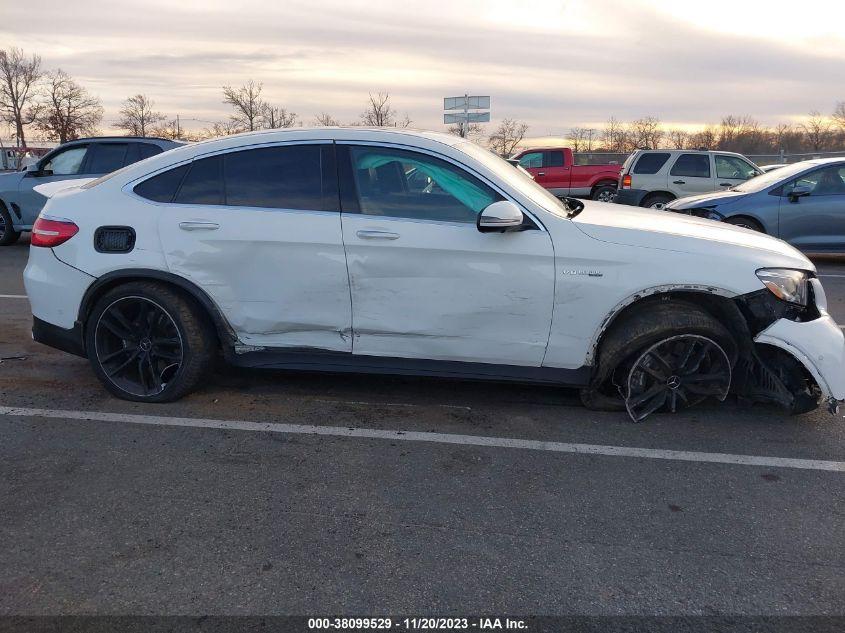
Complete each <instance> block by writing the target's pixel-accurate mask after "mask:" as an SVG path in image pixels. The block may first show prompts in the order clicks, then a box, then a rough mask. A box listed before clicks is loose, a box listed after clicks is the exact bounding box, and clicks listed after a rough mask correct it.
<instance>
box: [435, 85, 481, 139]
mask: <svg viewBox="0 0 845 633" xmlns="http://www.w3.org/2000/svg"><path fill="white" fill-rule="evenodd" d="M443 109H444V110H446V112H445V113H444V114H443V123H445V124H446V125H449V124H452V123H457V124H459V125H460V131H461V137H462V138H466V137H467V134H469V124H470V123H489V122H490V97H489V95H486V96H480V95H464V96H462V97H445V98H444V99H443ZM450 110H452V112H450ZM454 110H458V112H454ZM485 110H486V112H485Z"/></svg>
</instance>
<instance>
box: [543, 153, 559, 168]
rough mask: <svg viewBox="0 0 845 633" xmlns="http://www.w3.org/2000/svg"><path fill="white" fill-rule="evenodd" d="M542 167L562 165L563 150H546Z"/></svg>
mask: <svg viewBox="0 0 845 633" xmlns="http://www.w3.org/2000/svg"><path fill="white" fill-rule="evenodd" d="M544 167H563V152H547V154H546V165H544Z"/></svg>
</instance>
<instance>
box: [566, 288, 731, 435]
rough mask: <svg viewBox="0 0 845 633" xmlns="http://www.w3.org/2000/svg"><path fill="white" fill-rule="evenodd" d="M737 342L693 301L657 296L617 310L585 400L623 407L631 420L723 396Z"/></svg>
mask: <svg viewBox="0 0 845 633" xmlns="http://www.w3.org/2000/svg"><path fill="white" fill-rule="evenodd" d="M736 359H737V346H736V343H735V341H734V339H733V337H732V336H731V334H730V332H728V330H727V329H726V328H725V327H724V326H723V325H722V324H721V323H720V322H719V321H718V320H717V319H716V318H715V317H713V316H712V315H711V314H709V313H708V312H706V311H705V310H703V309H701V308H699V307H698V306H697V305H695V304H692V303H687V302H685V301H680V300H655V301H652V302H649V303H647V304H645V305H642V306H636V307H632V308H631V309H629V311H628V312H627V313H624V314H622V315H620V317H619V318H617V320H616V321H614V323H613V324H612V325H611V327H610V328H609V330H608V332H607V333H606V334H605V336H604V337H603V338H602V340H601V341H600V344H599V348H598V352H597V360H598V362H597V366H596V371H595V373H594V376H593V380H592V381H591V384H590V386H589V387H588V388H586V389H584V390H583V391H582V393H581V400H582V402H583V403H584V405H585V406H587V407H588V408H591V409H597V410H625V411H627V412H628V415H629V416H630V417H631V419H632V420H633V421H634V422H641V421H642V420H644V419H645V418H646V417H648V416H649V415H651V414H652V413H656V412H659V411H669V412H676V411H678V410H680V409H682V408H687V407H691V406H694V405H696V404H698V403H700V402H702V401H703V400H705V399H706V398H708V397H710V396H713V397H716V398H718V399H719V400H724V399H725V398H726V397H727V395H728V391H729V390H730V384H731V372H732V369H733V366H734V364H735V363H736Z"/></svg>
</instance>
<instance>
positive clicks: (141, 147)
mask: <svg viewBox="0 0 845 633" xmlns="http://www.w3.org/2000/svg"><path fill="white" fill-rule="evenodd" d="M137 145H138V154H139V156H140V157H141V158H139V159H138V160H144V159H145V158H149V157H150V156H155V155H156V154H161V153H162V152H163V151H164V150H163V149H161V148H160V147H159V146H158V145H153V144H152V143H138V144H137Z"/></svg>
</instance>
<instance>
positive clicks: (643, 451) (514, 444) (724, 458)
mask: <svg viewBox="0 0 845 633" xmlns="http://www.w3.org/2000/svg"><path fill="white" fill-rule="evenodd" d="M0 415H5V416H17V417H29V418H51V419H60V420H81V421H95V422H123V423H128V424H147V425H153V426H175V427H180V426H181V427H192V428H209V429H226V430H234V431H263V432H269V433H293V434H299V435H327V436H333V437H361V438H367V439H379V440H391V441H394V442H395V441H404V442H432V443H436V444H463V445H469V446H488V447H495V448H517V449H527V450H535V451H548V452H552V453H577V454H580V455H606V456H611V457H638V458H641V459H669V460H676V461H683V462H706V463H712V464H734V465H739V466H766V467H770V468H798V469H802V470H824V471H832V472H845V462H833V461H824V460H816V459H794V458H791V457H758V456H755V455H733V454H730V453H699V452H696V451H672V450H663V449H655V448H635V447H630V446H602V445H599V444H569V443H565V442H544V441H542V440H525V439H518V438H508V437H487V436H479V435H454V434H449V433H428V432H423V431H394V430H387V429H361V428H347V427H338V426H314V425H310V424H281V423H277V422H247V421H243V420H212V419H203V418H176V417H166V416H155V415H134V414H129V413H106V412H100V411H64V410H61V409H28V408H16V407H0Z"/></svg>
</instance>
